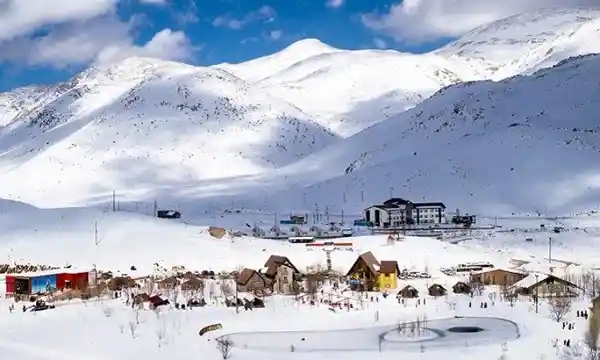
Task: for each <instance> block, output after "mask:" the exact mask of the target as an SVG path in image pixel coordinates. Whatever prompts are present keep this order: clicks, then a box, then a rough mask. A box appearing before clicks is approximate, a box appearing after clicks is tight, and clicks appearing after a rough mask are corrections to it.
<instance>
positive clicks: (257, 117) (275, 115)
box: [0, 58, 337, 203]
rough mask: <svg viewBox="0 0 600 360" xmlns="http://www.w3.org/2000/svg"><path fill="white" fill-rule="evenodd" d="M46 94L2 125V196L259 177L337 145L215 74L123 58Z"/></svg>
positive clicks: (45, 196)
mask: <svg viewBox="0 0 600 360" xmlns="http://www.w3.org/2000/svg"><path fill="white" fill-rule="evenodd" d="M51 90H52V91H49V92H47V93H46V94H45V96H40V97H39V98H37V99H32V101H30V102H24V105H23V106H22V108H21V109H19V114H18V116H16V117H15V118H14V119H12V120H11V121H10V122H9V123H8V124H7V125H5V126H4V127H3V128H1V129H0V154H1V155H0V169H1V170H0V171H1V172H2V190H1V191H2V193H3V194H4V195H6V196H8V197H12V198H18V197H19V194H23V189H27V193H28V195H27V199H28V200H35V201H36V202H41V203H45V202H46V201H50V202H52V201H56V200H57V199H60V198H61V197H64V196H65V193H68V194H70V196H86V195H88V194H90V193H102V192H104V191H107V192H111V191H112V190H111V189H120V188H128V189H135V191H138V192H145V191H151V190H152V189H153V188H154V187H160V186H161V184H164V183H169V184H173V183H183V182H185V183H193V182H196V181H200V180H202V179H211V178H213V179H214V178H220V177H226V176H234V175H247V174H256V173H260V172H263V171H265V170H270V169H275V168H277V167H280V166H283V165H286V164H289V163H292V162H294V161H296V160H298V159H300V158H301V157H302V156H304V155H307V154H310V153H311V152H313V151H315V150H319V149H321V148H323V147H325V146H327V145H330V144H331V143H332V142H333V141H335V140H336V139H337V138H336V136H335V135H333V134H331V133H330V132H329V131H328V130H327V129H325V128H323V127H322V126H320V125H318V124H317V123H315V122H313V121H312V120H311V119H310V118H309V117H308V116H307V115H306V114H304V113H303V112H302V111H301V110H299V109H298V108H296V107H295V106H293V105H291V104H289V103H287V102H285V101H282V100H279V99H277V98H274V97H272V96H270V95H268V94H267V93H265V92H263V91H260V90H259V89H256V88H255V87H253V86H251V85H248V84H247V83H246V82H244V81H242V80H240V79H238V78H236V77H234V76H232V75H230V74H229V73H226V72H224V71H222V70H218V69H210V68H198V67H193V66H188V65H183V64H178V63H172V62H164V61H157V60H150V59H143V58H130V59H128V60H125V61H123V62H119V63H116V64H113V65H110V66H108V67H106V68H100V69H91V70H88V71H86V72H84V73H82V74H80V75H79V76H77V77H76V78H74V79H72V80H71V81H70V82H68V83H65V84H61V85H60V86H58V87H54V88H52V89H51ZM35 95H36V96H38V95H39V93H37V92H36V93H35ZM25 174H40V175H41V176H26V175H25ZM33 194H37V195H35V197H36V198H35V199H34V198H33Z"/></svg>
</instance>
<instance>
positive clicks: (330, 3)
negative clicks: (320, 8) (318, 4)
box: [325, 0, 344, 8]
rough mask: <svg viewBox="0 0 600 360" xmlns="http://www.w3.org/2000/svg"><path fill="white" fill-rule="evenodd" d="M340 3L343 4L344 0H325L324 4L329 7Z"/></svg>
mask: <svg viewBox="0 0 600 360" xmlns="http://www.w3.org/2000/svg"><path fill="white" fill-rule="evenodd" d="M342 5H344V0H327V2H326V3H325V6H327V7H330V8H339V7H340V6H342Z"/></svg>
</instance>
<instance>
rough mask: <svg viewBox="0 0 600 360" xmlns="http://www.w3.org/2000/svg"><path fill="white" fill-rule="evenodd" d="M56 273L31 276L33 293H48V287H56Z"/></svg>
mask: <svg viewBox="0 0 600 360" xmlns="http://www.w3.org/2000/svg"><path fill="white" fill-rule="evenodd" d="M56 285H57V284H56V274H55V275H43V276H36V277H31V293H32V294H37V293H46V292H48V291H47V290H48V288H53V289H56Z"/></svg>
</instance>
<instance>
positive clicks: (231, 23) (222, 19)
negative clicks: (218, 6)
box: [212, 5, 277, 30]
mask: <svg viewBox="0 0 600 360" xmlns="http://www.w3.org/2000/svg"><path fill="white" fill-rule="evenodd" d="M275 16H277V13H276V12H275V9H273V8H272V7H270V6H266V5H265V6H261V7H260V8H259V9H258V10H256V11H251V12H249V13H248V14H246V15H245V16H244V17H243V18H242V19H236V18H234V17H232V16H231V15H221V16H218V17H216V18H215V19H214V20H213V22H212V24H213V26H214V27H228V28H230V29H233V30H240V29H242V28H244V27H245V26H246V25H248V24H251V23H254V22H257V21H265V22H271V21H273V20H274V19H275Z"/></svg>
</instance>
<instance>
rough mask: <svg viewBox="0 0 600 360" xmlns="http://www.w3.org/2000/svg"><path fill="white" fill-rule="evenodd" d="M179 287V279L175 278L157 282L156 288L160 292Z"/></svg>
mask: <svg viewBox="0 0 600 360" xmlns="http://www.w3.org/2000/svg"><path fill="white" fill-rule="evenodd" d="M177 285H179V279H177V277H175V276H171V277H168V278H166V279H162V280H161V281H159V282H158V288H159V289H161V290H168V289H175V288H176V287H177Z"/></svg>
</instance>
